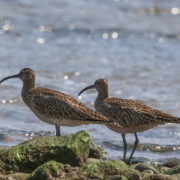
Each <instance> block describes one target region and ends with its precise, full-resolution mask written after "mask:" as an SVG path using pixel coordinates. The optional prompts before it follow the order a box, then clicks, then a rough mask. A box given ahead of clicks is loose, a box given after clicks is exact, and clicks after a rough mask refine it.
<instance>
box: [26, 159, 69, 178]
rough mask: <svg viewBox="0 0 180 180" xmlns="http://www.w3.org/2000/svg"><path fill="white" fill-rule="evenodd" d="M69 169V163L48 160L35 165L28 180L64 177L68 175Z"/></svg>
mask: <svg viewBox="0 0 180 180" xmlns="http://www.w3.org/2000/svg"><path fill="white" fill-rule="evenodd" d="M71 169H72V167H71V166H70V165H67V164H62V163H58V162H56V161H49V162H47V163H45V164H43V165H41V166H39V167H37V168H36V169H35V170H34V172H33V173H32V175H31V176H30V177H29V178H28V180H39V179H43V180H48V179H53V178H64V177H66V176H68V171H72V170H71Z"/></svg>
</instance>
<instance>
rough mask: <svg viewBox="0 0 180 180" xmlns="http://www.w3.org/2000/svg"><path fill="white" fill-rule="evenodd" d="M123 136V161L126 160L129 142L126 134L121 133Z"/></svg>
mask: <svg viewBox="0 0 180 180" xmlns="http://www.w3.org/2000/svg"><path fill="white" fill-rule="evenodd" d="M121 135H122V138H123V144H124V154H123V161H124V162H125V161H126V153H127V142H126V137H125V134H121Z"/></svg>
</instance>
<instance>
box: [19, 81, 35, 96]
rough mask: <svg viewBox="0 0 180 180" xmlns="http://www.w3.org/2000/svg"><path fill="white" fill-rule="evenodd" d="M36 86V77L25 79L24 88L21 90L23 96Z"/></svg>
mask: <svg viewBox="0 0 180 180" xmlns="http://www.w3.org/2000/svg"><path fill="white" fill-rule="evenodd" d="M34 87H35V79H31V80H26V81H23V88H22V91H21V96H22V98H23V99H24V97H25V96H26V95H27V94H28V93H29V91H30V90H31V89H32V88H34Z"/></svg>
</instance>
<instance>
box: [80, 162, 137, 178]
mask: <svg viewBox="0 0 180 180" xmlns="http://www.w3.org/2000/svg"><path fill="white" fill-rule="evenodd" d="M81 172H82V173H83V174H84V175H85V176H87V177H89V178H99V179H104V178H105V177H107V176H109V175H122V176H125V177H127V178H128V179H129V180H136V179H140V175H139V172H138V171H136V170H134V169H130V168H129V167H128V166H127V165H126V164H125V163H124V162H122V161H120V160H109V161H102V162H97V163H89V164H86V165H85V166H83V167H82V168H81Z"/></svg>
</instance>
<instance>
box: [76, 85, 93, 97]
mask: <svg viewBox="0 0 180 180" xmlns="http://www.w3.org/2000/svg"><path fill="white" fill-rule="evenodd" d="M94 88H95V85H94V84H93V85H90V86H87V87H85V88H84V89H83V90H81V91H80V92H79V94H78V96H80V95H81V94H82V93H83V92H84V91H86V90H88V89H94Z"/></svg>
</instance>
